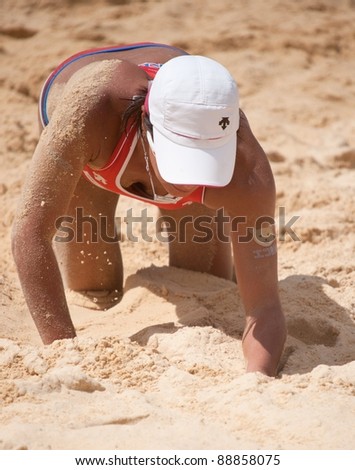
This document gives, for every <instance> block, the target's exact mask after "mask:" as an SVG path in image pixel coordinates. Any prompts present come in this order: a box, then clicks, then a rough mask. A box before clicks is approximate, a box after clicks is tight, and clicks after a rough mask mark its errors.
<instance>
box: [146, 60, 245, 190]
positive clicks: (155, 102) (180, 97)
mask: <svg viewBox="0 0 355 470" xmlns="http://www.w3.org/2000/svg"><path fill="white" fill-rule="evenodd" d="M148 109H149V118H150V122H151V123H152V125H153V139H154V153H155V157H156V161H157V165H158V170H159V172H160V174H161V176H162V178H163V179H164V180H165V181H167V182H168V183H172V184H188V185H204V186H226V185H227V184H228V183H229V182H230V180H231V178H232V176H233V171H234V165H235V159H236V148H237V130H238V128H239V98H238V88H237V84H236V82H235V81H234V79H233V77H232V76H231V74H230V73H229V72H228V70H227V69H226V68H225V67H223V66H222V65H221V64H219V63H218V62H216V61H214V60H212V59H209V58H207V57H202V56H193V55H183V56H179V57H175V58H173V59H171V60H169V61H168V62H166V63H165V64H163V66H162V67H161V68H160V70H159V71H158V72H157V74H156V76H155V78H154V80H153V83H152V86H151V88H150V91H149V96H148Z"/></svg>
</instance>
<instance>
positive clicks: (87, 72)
mask: <svg viewBox="0 0 355 470" xmlns="http://www.w3.org/2000/svg"><path fill="white" fill-rule="evenodd" d="M238 103H239V102H238V89H237V85H236V83H235V81H234V79H233V78H232V76H231V75H230V73H229V72H228V71H227V70H226V69H225V68H224V67H223V66H222V65H221V64H219V63H218V62H216V61H214V60H212V59H209V58H207V57H202V56H194V55H189V54H187V53H186V52H185V51H183V50H181V49H178V48H175V47H171V46H168V45H164V44H152V43H143V44H132V45H128V46H119V47H108V48H101V49H92V50H89V51H84V52H80V53H78V54H76V55H75V56H72V57H70V58H69V59H68V60H66V61H65V62H63V63H62V64H60V65H59V67H57V68H56V69H55V70H54V72H53V73H52V74H51V75H50V76H49V78H48V79H47V81H46V83H45V84H44V87H43V90H42V93H41V98H40V107H39V110H40V123H41V135H40V139H39V142H38V145H37V148H36V150H35V152H34V155H33V158H32V161H31V166H30V169H29V172H28V175H27V178H26V182H25V186H24V189H23V194H22V198H21V202H20V204H19V208H18V213H17V217H16V220H15V222H14V227H13V237H12V242H13V243H12V244H13V255H14V259H15V262H16V265H17V269H18V273H19V278H20V281H21V285H22V288H23V292H24V296H25V299H26V302H27V305H28V308H29V311H30V313H31V315H32V317H33V320H34V322H35V324H36V327H37V329H38V331H39V334H40V336H41V338H42V340H43V342H44V343H45V344H49V343H51V342H53V341H55V340H58V339H63V338H73V337H74V336H75V335H76V332H75V329H74V326H73V323H72V320H71V317H70V313H69V309H68V305H67V300H66V295H65V289H68V290H71V291H74V292H75V293H76V294H77V296H78V297H77V298H78V299H81V300H80V301H81V302H84V301H86V305H91V306H92V307H93V308H97V309H107V308H109V307H111V306H113V305H114V304H115V303H117V302H119V300H120V299H121V297H122V289H123V265H122V258H121V253H120V247H119V242H117V241H116V242H115V243H112V240H107V237H100V233H95V234H93V233H91V235H90V234H89V229H88V233H84V237H85V236H86V239H85V244H84V245H83V243H78V241H77V240H76V239H75V237H74V239H72V240H68V242H67V243H56V242H54V241H53V239H54V237H55V235H56V230H57V228H58V220H60V218H61V217H63V216H65V217H70V218H71V219H70V220H77V218H78V209H80V210H81V211H82V212H81V214H84V215H89V216H90V218H91V220H95V221H98V220H99V219H100V218H102V217H105V220H106V221H107V224H106V227H105V230H106V231H108V232H109V233H114V224H115V220H114V219H115V214H116V207H117V204H119V196H120V195H125V196H129V197H132V198H135V199H138V200H141V201H145V202H147V203H150V204H155V205H156V206H157V207H158V208H159V209H160V211H161V214H162V215H165V216H166V215H167V214H168V215H169V217H173V219H174V220H176V222H177V224H176V226H177V227H179V224H178V222H179V221H180V220H181V219H182V218H184V217H186V216H189V217H191V219H190V220H194V218H197V217H201V216H203V217H206V218H209V219H204V220H217V218H216V214H219V216H220V214H221V212H220V211H221V210H223V218H224V219H223V220H224V221H225V219H227V221H229V222H227V224H226V226H228V227H229V229H228V230H227V231H226V233H227V235H228V237H227V241H228V242H227V241H226V239H225V237H224V239H221V237H220V236H219V235H220V234H219V230H218V224H217V223H216V224H212V225H211V227H212V229H211V230H212V235H213V236H211V237H209V239H208V240H204V243H198V242H196V237H194V235H196V227H195V225H194V224H193V223H192V224H185V225H184V229H186V230H187V233H186V241H185V243H181V242H180V240H179V236H177V237H173V239H172V241H171V242H170V244H169V262H170V265H172V266H176V267H180V268H185V269H190V270H195V271H200V272H207V273H210V274H213V275H215V276H219V277H223V278H225V279H232V278H233V276H234V275H235V277H236V279H237V286H236V289H237V288H238V289H239V291H240V295H241V299H242V302H243V305H244V309H245V314H246V324H245V330H244V335H243V351H244V355H245V359H246V370H247V371H259V372H262V373H264V374H267V375H275V374H276V373H277V367H278V363H279V360H280V357H281V354H282V351H283V347H284V342H285V338H286V327H285V318H284V315H283V312H282V309H281V305H280V299H279V294H278V279H277V253H276V240H275V233H274V227H273V224H272V220H273V216H274V208H275V186H274V180H273V176H272V172H271V169H270V166H269V163H268V160H267V158H266V155H265V153H264V152H263V150H262V148H261V147H260V145H259V143H258V142H257V140H256V138H255V137H254V135H253V133H252V131H251V129H250V127H249V124H248V121H247V119H246V117H245V115H244V113H243V112H242V111H241V110H240V109H239V104H238ZM118 210H119V206H118ZM218 211H219V212H218ZM214 217H215V219H214ZM200 220H201V219H200ZM232 220H233V221H234V222H233V223H230V221H232ZM266 222H267V223H266ZM87 225H89V224H87ZM90 227H91V229H92V227H94V228H95V227H96V229H95V230H97V231H100V230H101V228H100V227H101V225H100V224H97V226H95V224H91V226H90ZM90 227H89V228H90ZM89 235H90V236H89ZM93 235H95V237H94V236H93ZM97 235H98V236H97ZM229 241H230V243H229ZM83 246H84V248H85V262H84V263H83V262H82V261H83V256H82V252H83ZM231 248H232V249H231ZM232 253H233V255H232ZM152 261H153V262H154V260H152Z"/></svg>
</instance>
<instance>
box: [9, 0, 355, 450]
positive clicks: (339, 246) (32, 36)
mask: <svg viewBox="0 0 355 470" xmlns="http://www.w3.org/2000/svg"><path fill="white" fill-rule="evenodd" d="M119 3H121V2H114V1H110V2H109V1H106V2H105V1H103V0H101V1H100V0H95V1H87V2H75V1H69V0H66V1H63V2H57V1H55V0H43V1H41V2H38V1H34V0H16V1H14V0H3V1H2V7H1V11H0V17H1V18H2V21H1V25H0V60H1V68H0V97H1V110H2V112H1V113H0V144H1V145H0V153H1V164H2V169H1V175H0V198H1V211H2V212H1V213H2V217H1V222H0V244H1V247H2V256H1V260H0V267H1V270H0V273H1V274H0V326H1V330H0V331H1V338H0V365H1V367H0V378H1V382H0V403H1V408H0V448H1V449H50V448H51V449H112V448H116V449H170V448H174V449H215V448H219V449H242V448H243V449H253V448H258V449H263V448H264V449H270V448H273V449H354V446H355V426H354V422H355V325H354V321H355V309H354V305H355V302H354V281H355V275H354V253H355V247H354V240H355V237H354V220H355V194H354V192H355V191H354V165H355V119H354V109H355V79H354V70H355V37H354V22H355V6H354V2H352V1H350V0H339V1H337V2H334V1H332V0H317V1H314V0H300V1H297V2H292V1H287V0H269V1H268V2H263V1H261V0H253V1H250V2H245V1H242V0H226V1H224V2H223V3H221V2H216V1H214V0H195V1H188V0H182V1H179V2H176V1H168V0H166V1H152V0H151V1H148V2H140V1H132V2H127V4H126V5H119ZM58 5H61V6H58ZM201 6H203V8H201ZM139 41H156V42H167V43H172V44H176V45H179V46H182V47H185V48H186V49H187V50H188V51H190V52H192V53H201V54H205V55H208V56H211V57H213V58H215V59H217V60H219V61H221V62H222V63H224V64H225V65H226V66H227V67H229V68H230V70H231V71H232V73H233V74H234V76H235V78H236V80H237V81H238V84H239V86H240V92H241V100H242V107H243V109H244V110H245V112H246V114H247V116H248V118H249V120H250V123H251V125H252V127H253V129H254V132H255V134H256V136H257V137H258V139H259V140H260V142H261V144H262V145H263V146H264V148H265V150H266V151H267V153H268V155H269V158H270V161H271V165H272V167H273V170H274V174H275V179H276V184H277V188H278V193H277V194H278V199H277V206H278V207H285V211H286V216H285V217H286V220H285V221H286V222H287V221H288V220H290V219H291V217H293V216H299V217H300V218H299V219H298V220H297V222H296V223H295V224H294V225H293V226H292V228H293V229H294V230H295V232H296V234H297V235H298V237H299V238H300V239H301V241H299V242H295V241H293V240H291V238H290V237H289V235H287V234H286V236H285V237H284V238H285V241H281V242H280V244H279V263H280V290H281V296H282V301H283V305H284V309H285V313H286V315H287V322H288V328H289V337H288V340H287V345H286V350H285V355H284V357H283V360H282V365H283V369H282V371H281V373H280V376H279V377H278V378H277V379H270V378H266V377H264V376H262V375H260V374H248V375H245V374H244V361H243V356H242V350H241V333H242V330H243V324H244V323H243V322H244V320H243V310H242V307H241V304H240V298H239V296H238V294H236V291H235V287H234V285H233V284H232V283H229V282H226V281H222V280H219V279H215V278H212V277H209V276H207V275H202V274H197V273H188V272H185V271H182V270H177V269H171V268H167V267H165V266H166V262H167V249H166V247H165V246H164V245H163V244H162V243H159V242H158V241H157V240H155V241H153V242H152V243H145V242H140V243H139V244H138V245H137V243H133V242H130V241H129V240H125V241H124V242H123V243H122V250H123V257H124V263H125V269H126V293H125V296H124V298H123V300H122V302H121V303H120V304H119V305H117V306H115V307H114V308H112V309H110V310H108V311H106V312H103V313H102V312H101V313H100V312H97V311H96V312H95V311H91V310H86V309H84V308H79V307H72V308H71V311H72V316H73V320H74V323H75V325H76V328H77V330H78V338H77V339H76V340H74V341H60V342H57V343H55V344H53V345H51V346H47V347H44V346H42V345H41V342H40V340H39V337H38V335H37V332H36V330H35V327H34V324H33V323H32V320H31V318H30V316H29V313H28V311H27V308H26V305H25V302H24V298H23V295H22V292H21V289H20V286H19V282H18V280H17V276H16V272H15V267H14V263H13V261H12V258H11V253H10V230H11V224H12V221H13V217H14V213H15V208H16V203H17V200H18V198H19V195H20V191H21V187H22V185H23V182H24V179H25V176H26V172H27V168H28V164H29V160H30V158H31V156H32V153H33V150H34V147H35V145H36V142H37V116H36V112H37V111H36V106H37V99H38V95H39V92H40V88H41V85H42V82H43V80H44V79H45V78H46V76H47V75H48V73H49V72H50V71H51V70H52V69H53V68H54V67H55V66H56V65H57V64H58V63H59V62H60V61H62V60H63V59H65V58H66V57H67V56H69V55H71V54H73V53H75V52H77V51H79V50H82V49H86V48H90V47H95V46H105V45H113V44H117V43H131V42H139ZM130 206H131V202H130V201H129V200H126V199H125V200H124V201H123V204H122V205H121V208H120V211H124V210H126V209H127V208H128V207H130ZM133 207H134V208H135V210H136V211H138V210H140V209H141V208H142V207H144V206H142V205H140V204H139V203H136V202H135V203H134V204H133ZM149 213H152V214H154V208H149ZM278 213H279V212H278ZM281 219H282V214H281ZM140 269H141V270H140ZM139 270H140V271H139Z"/></svg>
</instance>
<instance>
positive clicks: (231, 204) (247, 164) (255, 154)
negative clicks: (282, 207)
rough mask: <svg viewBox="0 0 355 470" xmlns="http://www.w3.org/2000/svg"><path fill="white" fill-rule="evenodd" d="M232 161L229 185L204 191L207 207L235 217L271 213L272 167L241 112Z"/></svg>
mask: <svg viewBox="0 0 355 470" xmlns="http://www.w3.org/2000/svg"><path fill="white" fill-rule="evenodd" d="M235 159H236V160H235V167H234V173H233V176H232V179H231V181H230V183H229V184H228V186H226V187H223V188H207V190H206V197H205V203H206V205H210V206H214V208H219V207H225V208H226V209H227V211H229V212H230V213H233V214H235V215H239V214H240V213H243V215H246V214H245V213H246V212H248V213H257V212H259V211H261V212H265V211H266V212H270V211H272V210H273V206H274V202H275V183H274V178H273V174H272V171H271V167H270V164H269V161H268V159H267V156H266V154H265V152H264V150H263V148H262V146H261V145H260V143H259V142H258V140H257V139H256V137H255V136H254V134H253V132H252V130H251V127H250V125H249V122H248V119H247V117H246V115H245V113H244V112H243V111H242V110H241V111H240V125H239V129H238V133H237V152H236V157H235Z"/></svg>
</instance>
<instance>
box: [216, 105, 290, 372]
mask: <svg viewBox="0 0 355 470" xmlns="http://www.w3.org/2000/svg"><path fill="white" fill-rule="evenodd" d="M211 193H212V192H211ZM207 195H208V194H207ZM211 196H213V197H210V201H209V203H210V205H213V206H214V207H215V208H218V207H224V208H225V209H226V210H227V212H228V214H229V216H230V218H231V219H232V220H233V219H234V222H232V227H231V229H232V231H231V240H232V247H233V254H234V265H235V272H236V276H237V281H238V288H239V291H240V295H241V299H242V302H243V305H244V309H245V314H246V325H245V330H244V334H243V351H244V356H245V359H246V367H247V371H249V372H256V371H258V372H262V373H264V374H266V375H270V376H274V375H276V373H277V367H278V363H279V360H280V358H281V354H282V351H283V347H284V343H285V339H286V324H285V317H284V314H283V312H282V308H281V303H280V298H279V292H278V273H277V246H276V245H277V244H276V237H275V231H274V229H275V228H274V225H273V224H272V226H271V225H270V222H273V217H274V209H275V185H274V179H273V176H272V172H271V168H270V165H269V163H268V161H267V157H266V155H265V153H264V151H263V150H262V148H261V147H260V145H259V143H258V142H257V140H256V139H255V137H254V135H253V134H252V132H251V130H250V127H249V124H248V121H247V119H246V117H245V115H244V113H241V121H240V128H239V131H238V152H237V159H236V169H235V173H234V176H233V179H232V182H231V183H230V185H229V186H228V187H226V188H224V189H223V188H221V189H220V190H218V192H217V191H215V193H214V194H213V193H212V194H211ZM268 231H269V232H270V233H267V232H268ZM265 232H266V233H265ZM268 235H269V236H268Z"/></svg>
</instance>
